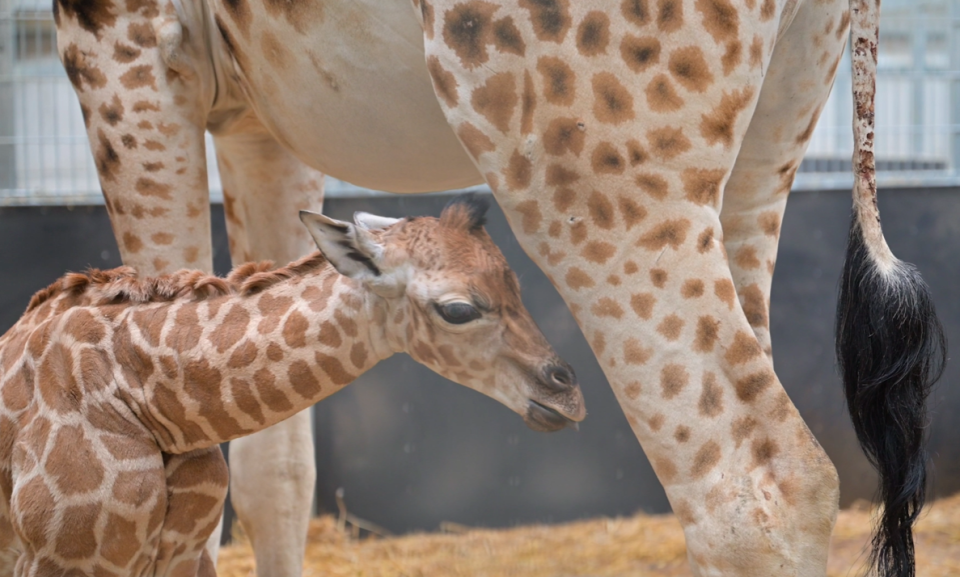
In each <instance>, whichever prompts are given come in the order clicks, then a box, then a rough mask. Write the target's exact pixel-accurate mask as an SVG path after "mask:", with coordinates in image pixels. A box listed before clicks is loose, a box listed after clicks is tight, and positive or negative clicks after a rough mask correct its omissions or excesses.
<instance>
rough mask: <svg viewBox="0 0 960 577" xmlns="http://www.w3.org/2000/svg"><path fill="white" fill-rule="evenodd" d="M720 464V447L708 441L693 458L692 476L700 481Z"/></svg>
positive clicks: (714, 442)
mask: <svg viewBox="0 0 960 577" xmlns="http://www.w3.org/2000/svg"><path fill="white" fill-rule="evenodd" d="M719 462H720V445H719V444H718V443H717V442H716V441H707V442H706V443H704V444H703V446H701V447H700V449H699V450H698V451H697V454H696V455H694V457H693V466H692V467H691V468H690V475H692V476H693V478H694V479H700V478H702V477H704V476H705V475H706V474H707V473H709V472H710V471H711V470H712V469H713V468H714V467H715V466H716V465H717V463H719Z"/></svg>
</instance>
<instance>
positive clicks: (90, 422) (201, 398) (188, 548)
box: [0, 195, 585, 577]
mask: <svg viewBox="0 0 960 577" xmlns="http://www.w3.org/2000/svg"><path fill="white" fill-rule="evenodd" d="M485 210H486V204H485V203H484V202H483V201H481V200H480V199H478V198H477V197H475V196H472V195H464V196H461V197H458V198H457V199H455V200H454V201H452V202H451V203H450V204H449V205H447V207H446V208H445V209H444V210H443V213H442V214H441V216H440V218H439V219H436V218H429V217H421V218H406V219H402V220H397V219H390V218H383V217H378V216H374V215H370V214H365V213H357V214H356V215H355V216H354V221H355V222H354V224H350V223H346V222H339V221H336V220H332V219H329V218H326V217H324V216H322V215H319V214H313V213H309V212H302V213H301V220H302V221H303V223H304V224H305V225H306V226H307V228H308V229H309V230H310V233H311V234H312V235H313V237H314V239H315V240H316V242H317V246H318V248H319V249H320V252H319V253H315V254H314V255H312V256H309V257H306V258H304V259H302V260H299V261H297V262H295V263H292V264H290V265H288V266H286V267H284V268H281V269H277V270H273V271H266V270H264V267H260V266H257V265H253V264H246V265H241V266H239V267H237V268H236V269H234V271H233V272H232V273H231V274H230V275H229V276H228V277H226V278H225V279H223V278H217V277H211V276H208V275H205V274H203V273H200V272H197V271H181V272H178V273H174V274H172V275H169V276H165V277H160V278H153V279H144V280H138V279H137V278H136V276H135V274H134V271H133V270H131V269H129V268H119V269H115V270H111V271H103V272H102V271H90V272H88V273H86V274H68V275H67V276H65V277H63V278H62V279H60V280H59V281H58V282H56V283H54V284H53V285H51V286H50V287H48V288H47V289H44V290H42V291H40V292H38V293H37V294H36V295H34V297H33V299H32V300H31V302H30V304H29V306H28V307H27V311H26V313H25V314H24V315H23V317H22V318H21V319H20V320H19V321H18V322H17V324H15V325H14V326H13V328H11V329H10V331H8V332H7V333H6V334H5V335H4V336H3V337H0V497H2V498H0V576H7V575H12V574H15V575H17V577H34V576H43V577H46V576H53V575H57V576H60V575H71V576H74V575H87V576H91V577H109V576H120V575H124V576H127V575H130V576H141V575H164V576H177V577H181V576H182V577H193V576H194V575H201V576H204V577H213V575H214V571H213V566H212V563H211V560H210V558H209V556H208V555H207V553H206V551H205V549H204V544H205V543H206V540H207V537H208V536H209V535H210V534H211V532H212V531H213V529H214V527H215V525H216V523H217V522H218V521H219V519H220V513H221V508H222V505H223V500H224V497H225V493H226V489H227V471H226V467H225V465H224V462H223V458H222V456H221V455H220V451H219V449H218V448H217V444H219V443H222V442H224V441H228V440H230V439H234V438H236V437H239V436H241V435H246V434H249V433H253V432H255V431H259V430H261V429H264V428H266V427H269V426H270V425H273V424H275V423H278V422H279V421H282V420H283V419H286V418H288V417H290V416H291V415H293V414H295V413H297V412H298V411H301V410H303V409H305V408H307V407H309V406H310V405H312V404H314V403H316V402H317V401H319V400H321V399H324V398H326V397H327V396H329V395H331V394H333V393H335V392H336V391H338V390H339V389H340V388H341V387H343V386H344V385H346V384H348V383H350V382H351V381H353V380H354V379H356V378H357V376H359V375H360V374H362V373H363V372H364V371H366V370H368V369H370V368H371V367H372V366H374V365H375V364H376V363H377V362H379V361H380V360H382V359H385V358H387V357H389V356H390V355H392V354H393V353H395V352H406V353H408V354H409V355H410V356H411V357H413V358H414V359H416V360H417V361H419V362H420V363H423V364H424V365H426V366H427V367H429V368H431V369H433V370H434V371H436V372H437V373H439V374H441V375H443V376H444V377H447V378H449V379H451V380H453V381H456V382H458V383H460V384H462V385H466V386H468V387H470V388H472V389H475V390H477V391H480V392H481V393H484V394H486V395H489V396H491V397H493V398H494V399H496V400H498V401H500V402H501V403H503V404H504V405H506V406H507V407H509V408H511V409H512V410H514V411H516V412H517V413H519V414H520V415H521V416H522V417H523V418H524V420H525V421H526V422H527V424H528V425H529V426H530V427H532V428H534V429H537V430H541V431H555V430H558V429H562V428H564V427H566V426H568V425H571V424H573V423H576V422H578V421H580V420H582V419H583V417H584V415H585V412H584V407H583V398H582V396H581V394H580V388H579V386H578V384H577V381H576V377H575V376H574V374H573V371H572V370H571V369H570V367H569V366H568V365H567V364H566V363H564V362H563V361H562V360H560V359H559V358H558V357H557V355H556V354H555V353H554V351H553V350H552V349H551V347H550V345H549V344H548V343H547V341H546V339H545V338H544V336H543V334H542V333H541V332H540V330H539V329H538V328H537V326H536V325H535V324H534V322H533V320H532V319H531V317H530V314H529V313H528V312H527V310H526V309H525V308H524V306H523V304H522V303H521V301H520V290H519V285H518V283H517V279H516V276H515V275H514V274H513V272H512V271H511V270H510V269H509V268H508V266H507V262H506V260H505V259H504V258H503V255H502V254H501V253H500V251H499V250H498V249H497V247H496V246H495V245H494V243H493V242H492V241H491V239H490V237H489V236H488V235H487V233H486V232H485V231H484V229H483V218H484V217H483V215H484V212H485ZM4 563H6V565H4Z"/></svg>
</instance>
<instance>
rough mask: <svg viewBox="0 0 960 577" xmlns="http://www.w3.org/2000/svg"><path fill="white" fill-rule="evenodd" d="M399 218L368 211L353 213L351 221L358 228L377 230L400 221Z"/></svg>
mask: <svg viewBox="0 0 960 577" xmlns="http://www.w3.org/2000/svg"><path fill="white" fill-rule="evenodd" d="M400 220H401V219H399V218H390V217H389V216H377V215H375V214H370V213H369V212H359V211H358V212H355V213H353V222H354V223H356V225H357V226H359V227H360V228H365V229H367V230H379V229H381V228H387V227H388V226H391V225H394V224H397V223H398V222H400Z"/></svg>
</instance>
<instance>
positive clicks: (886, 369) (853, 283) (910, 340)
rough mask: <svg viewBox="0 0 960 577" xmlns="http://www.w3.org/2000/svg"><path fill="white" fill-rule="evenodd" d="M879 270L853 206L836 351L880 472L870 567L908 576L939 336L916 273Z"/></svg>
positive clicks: (940, 354)
mask: <svg viewBox="0 0 960 577" xmlns="http://www.w3.org/2000/svg"><path fill="white" fill-rule="evenodd" d="M889 268H890V270H886V271H884V270H881V268H880V267H879V266H878V264H877V263H876V262H875V260H874V259H873V258H872V256H871V254H870V253H869V250H868V249H867V247H866V246H865V244H864V239H863V232H862V230H861V228H860V224H859V222H858V221H857V218H856V215H854V219H853V223H852V224H851V226H850V238H849V240H848V244H847V256H846V262H845V263H844V267H843V277H842V279H841V283H840V297H839V301H838V303H837V326H836V338H837V341H836V346H837V360H838V363H839V365H840V372H841V375H842V377H843V386H844V389H845V392H846V396H847V407H848V409H849V410H850V417H851V418H852V419H853V426H854V428H855V429H856V431H857V438H858V439H859V441H860V446H861V447H862V448H863V451H864V452H865V453H866V455H867V457H868V458H869V459H870V462H871V463H872V464H873V465H874V467H876V469H877V471H878V472H879V474H880V491H879V492H880V495H879V496H880V499H881V501H882V504H883V511H882V516H881V517H880V519H879V520H878V524H877V530H876V534H875V535H874V539H873V552H872V561H873V562H875V563H876V566H877V569H878V574H879V575H881V576H883V577H887V576H890V577H892V576H896V577H914V575H915V571H914V559H913V553H914V551H913V533H912V527H913V523H914V522H915V521H916V519H917V516H918V515H919V514H920V509H921V508H922V507H923V502H924V496H925V495H924V494H925V483H926V477H927V470H926V461H927V454H926V450H925V449H924V428H925V427H926V424H927V422H926V407H925V401H926V399H927V396H928V395H929V394H930V389H931V387H932V386H933V383H934V382H936V380H937V379H939V378H940V375H941V373H942V372H943V366H944V360H945V358H946V339H945V338H944V335H943V329H942V327H941V326H940V321H939V320H938V319H937V315H936V311H935V310H934V306H933V301H932V299H931V298H930V290H929V288H928V287H927V285H926V283H925V282H924V281H923V279H922V278H920V273H918V272H917V270H916V269H915V268H914V267H913V266H912V265H909V264H906V263H901V262H899V261H896V262H895V263H894V264H893V265H891V266H890V267H889Z"/></svg>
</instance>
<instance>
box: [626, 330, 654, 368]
mask: <svg viewBox="0 0 960 577" xmlns="http://www.w3.org/2000/svg"><path fill="white" fill-rule="evenodd" d="M652 356H653V349H652V348H646V347H644V346H643V345H641V344H640V341H638V340H637V339H635V338H633V337H629V338H627V340H626V341H624V343H623V362H625V363H627V364H628V365H643V364H646V362H647V361H649V360H650V357H652Z"/></svg>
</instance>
